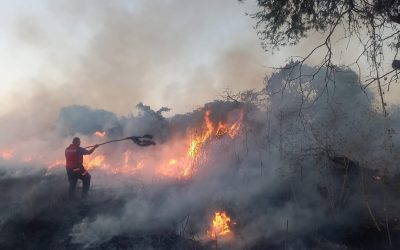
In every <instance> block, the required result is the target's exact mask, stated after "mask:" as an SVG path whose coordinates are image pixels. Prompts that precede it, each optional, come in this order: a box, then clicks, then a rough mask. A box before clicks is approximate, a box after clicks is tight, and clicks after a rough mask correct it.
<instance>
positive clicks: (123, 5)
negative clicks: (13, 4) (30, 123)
mask: <svg viewBox="0 0 400 250" xmlns="http://www.w3.org/2000/svg"><path fill="white" fill-rule="evenodd" d="M249 8H251V5H250V4H246V5H244V4H239V3H234V2H233V3H232V2H230V1H221V2H215V1H202V2H200V3H187V2H186V1H181V0H175V1H167V2H165V1H155V2H146V1H135V2H127V1H114V2H113V3H110V2H108V1H89V2H86V3H82V2H80V1H64V0H60V1H47V2H43V3H42V6H41V8H40V10H35V9H32V10H29V9H28V10H27V11H20V12H17V13H16V15H15V16H16V17H15V18H14V20H12V21H13V22H14V25H13V26H12V27H13V30H9V31H8V32H9V33H10V34H7V35H9V37H11V38H12V41H10V44H11V43H12V44H17V45H20V47H21V48H22V49H21V54H23V55H24V56H25V57H26V58H29V59H26V62H28V60H29V62H31V61H33V62H31V63H30V64H31V66H30V64H28V65H26V66H25V67H24V68H21V71H23V72H25V71H29V67H32V68H33V69H35V70H34V72H32V73H31V74H30V75H28V77H27V78H24V79H20V80H19V81H18V85H19V86H20V87H14V88H11V89H10V91H7V95H5V96H4V98H6V99H7V101H5V102H4V103H7V105H6V106H7V107H8V109H7V110H10V112H15V111H16V110H20V109H21V108H22V107H26V106H31V107H34V109H33V110H37V109H40V108H42V107H46V113H52V114H53V115H55V113H57V112H58V110H59V109H60V108H61V107H65V106H69V105H87V106H91V107H94V108H101V109H106V110H113V112H115V113H116V114H118V115H125V114H127V113H130V112H132V111H133V110H134V106H135V105H136V104H137V103H139V102H144V103H147V104H150V105H151V106H153V107H161V106H163V105H165V104H167V106H168V107H171V108H172V111H173V112H174V113H183V112H188V111H191V110H192V109H193V108H196V107H200V106H201V105H202V104H203V103H205V102H208V101H210V100H213V99H214V98H216V97H218V96H219V94H220V93H222V92H223V91H224V90H225V89H226V88H229V89H232V90H234V91H237V90H241V89H243V84H245V85H247V86H249V84H250V87H252V88H256V87H260V83H261V82H262V78H263V76H264V74H265V72H266V70H265V69H263V68H262V67H261V65H262V64H263V63H264V61H265V58H264V56H263V53H262V50H261V48H259V46H258V40H257V37H256V35H255V34H254V31H253V30H252V21H251V20H250V19H249V18H248V17H246V16H245V15H244V13H245V11H246V10H247V9H249ZM238 30H240V33H241V37H243V38H240V39H238V37H237V35H236V32H238ZM11 38H10V39H11ZM10 46H11V45H10ZM14 60H17V59H14ZM24 63H25V61H24ZM228 75H229V78H227V76H228ZM193 93H195V95H193ZM13 96H20V98H19V99H18V100H19V102H16V101H15V99H14V98H13ZM188 96H190V98H188ZM177 97H179V98H177ZM21 101H22V102H23V103H20V102H21ZM52 118H54V117H52Z"/></svg>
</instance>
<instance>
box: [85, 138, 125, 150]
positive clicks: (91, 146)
mask: <svg viewBox="0 0 400 250" xmlns="http://www.w3.org/2000/svg"><path fill="white" fill-rule="evenodd" d="M129 139H131V137H127V138H123V139H118V140H112V141H106V142H103V143H100V144H97V145H98V146H101V145H104V144H108V143H111V142H117V141H125V140H129ZM94 146H95V145H90V146H87V147H85V148H93V147H94Z"/></svg>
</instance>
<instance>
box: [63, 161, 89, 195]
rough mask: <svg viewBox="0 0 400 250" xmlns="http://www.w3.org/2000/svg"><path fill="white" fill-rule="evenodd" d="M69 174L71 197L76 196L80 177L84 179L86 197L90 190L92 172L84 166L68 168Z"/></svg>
mask: <svg viewBox="0 0 400 250" xmlns="http://www.w3.org/2000/svg"><path fill="white" fill-rule="evenodd" d="M67 175H68V181H69V197H70V198H73V197H74V196H75V189H76V183H77V182H78V179H81V180H82V183H83V187H82V197H85V196H86V195H87V193H88V191H89V187H90V174H89V172H88V171H86V170H85V168H84V167H83V166H81V167H79V168H75V169H71V168H67Z"/></svg>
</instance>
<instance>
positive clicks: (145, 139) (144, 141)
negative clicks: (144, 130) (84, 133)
mask: <svg viewBox="0 0 400 250" xmlns="http://www.w3.org/2000/svg"><path fill="white" fill-rule="evenodd" d="M152 139H153V136H152V135H148V134H146V135H143V136H130V137H126V138H122V139H118V140H112V141H106V142H103V143H100V144H97V145H98V146H101V145H104V144H108V143H111V142H118V141H126V140H132V141H133V143H135V144H136V145H138V146H141V147H147V146H151V145H156V143H155V142H154V141H153V140H152ZM94 146H95V145H91V146H87V147H85V148H92V147H94Z"/></svg>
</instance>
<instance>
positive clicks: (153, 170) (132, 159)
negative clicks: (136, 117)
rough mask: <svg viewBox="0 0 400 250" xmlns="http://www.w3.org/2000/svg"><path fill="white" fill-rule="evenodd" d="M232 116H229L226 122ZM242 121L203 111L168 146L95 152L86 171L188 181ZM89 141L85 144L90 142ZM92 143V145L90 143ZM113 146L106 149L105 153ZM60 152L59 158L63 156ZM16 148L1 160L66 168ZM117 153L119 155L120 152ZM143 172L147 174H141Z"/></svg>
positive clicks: (87, 159) (1, 153) (236, 131)
mask: <svg viewBox="0 0 400 250" xmlns="http://www.w3.org/2000/svg"><path fill="white" fill-rule="evenodd" d="M232 117H234V116H231V115H228V116H227V117H225V119H228V118H232ZM242 121H243V111H240V112H239V113H237V115H236V120H217V121H215V118H213V119H212V111H211V110H207V111H205V112H204V117H203V121H202V122H201V123H200V124H199V125H198V126H195V127H191V128H188V129H187V131H186V134H185V135H184V136H181V135H177V136H176V137H174V138H175V139H172V140H171V141H169V142H168V143H167V144H164V145H163V144H161V145H160V146H157V147H155V148H154V150H152V149H147V150H134V151H132V150H125V151H124V153H123V155H122V156H121V157H110V156H109V154H110V153H111V152H112V151H103V152H101V151H100V152H99V151H96V152H95V153H94V154H93V155H88V156H85V157H84V166H85V167H86V169H87V170H101V171H106V172H109V173H118V174H129V175H130V174H132V175H139V174H141V173H143V174H145V176H146V177H150V178H151V177H161V178H167V179H189V178H191V177H192V176H194V174H196V172H197V170H198V169H200V168H199V167H200V165H201V164H204V162H206V161H207V151H205V150H204V149H205V147H206V145H207V144H208V143H210V142H212V141H213V140H215V139H221V138H222V137H227V138H228V139H234V138H236V136H237V135H238V134H239V133H240V129H241V126H242ZM105 136H107V133H106V132H105V131H96V132H95V133H93V138H89V140H88V141H89V142H91V141H92V140H90V139H93V140H94V141H96V138H95V137H105ZM89 142H88V143H89ZM92 143H93V142H92ZM110 148H111V149H112V147H108V148H105V150H108V149H110ZM62 150H63V149H60V150H59V151H60V153H59V154H58V155H62V153H61V152H62ZM17 151H18V149H15V150H14V149H13V150H10V149H7V150H3V151H0V159H3V160H11V159H12V160H20V161H21V162H32V163H33V162H37V163H42V164H46V166H48V169H47V170H48V171H47V172H48V173H50V172H51V171H52V170H53V169H55V168H59V167H62V166H65V159H63V158H61V159H54V158H53V157H51V156H49V155H35V154H32V155H23V154H21V153H20V152H18V153H16V152H17ZM119 154H120V153H119ZM143 170H146V171H143Z"/></svg>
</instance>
